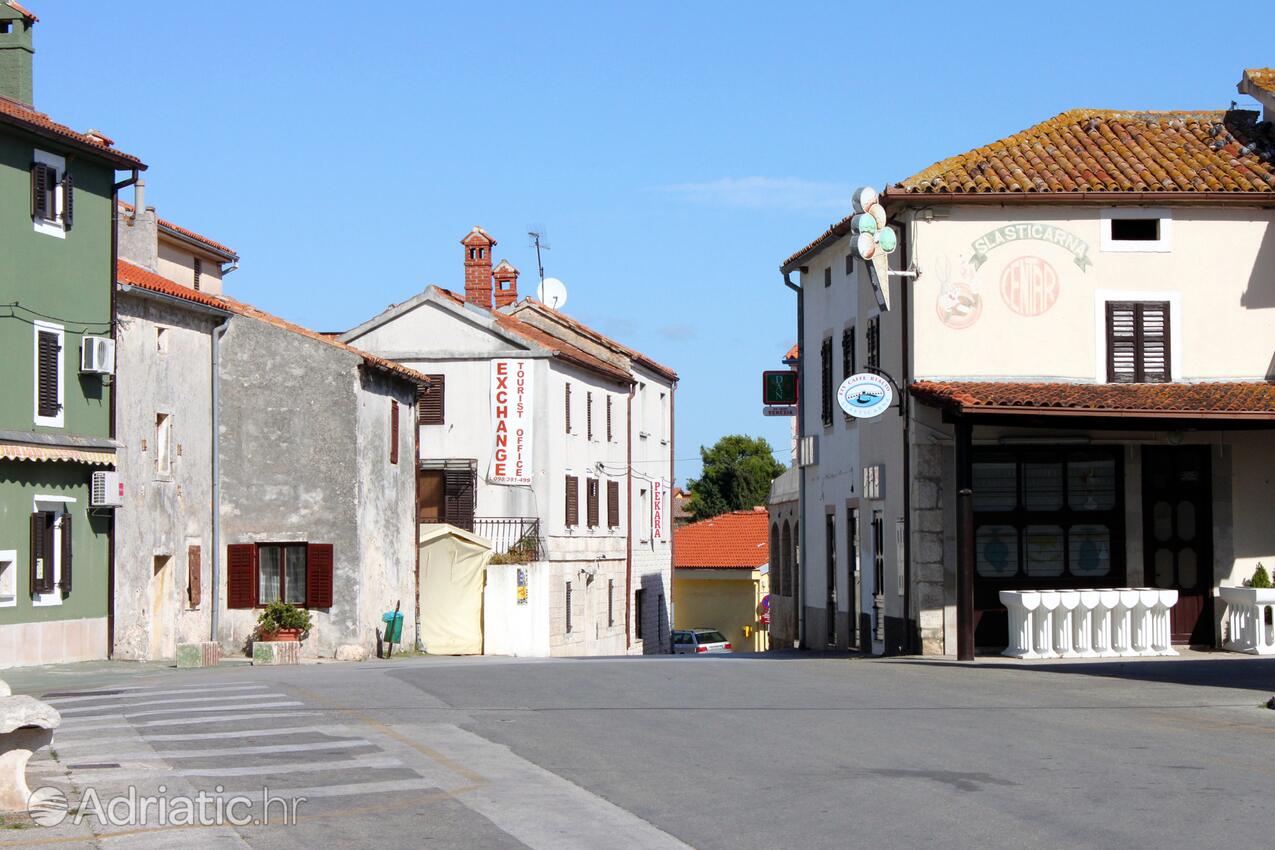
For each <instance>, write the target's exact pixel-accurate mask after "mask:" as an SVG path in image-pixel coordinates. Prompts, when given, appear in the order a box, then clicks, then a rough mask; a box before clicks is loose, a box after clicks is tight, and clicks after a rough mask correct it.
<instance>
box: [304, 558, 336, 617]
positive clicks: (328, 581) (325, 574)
mask: <svg viewBox="0 0 1275 850" xmlns="http://www.w3.org/2000/svg"><path fill="white" fill-rule="evenodd" d="M332 561H333V558H332V544H331V543H311V544H309V545H307V546H306V551H305V604H306V607H307V608H331V607H332Z"/></svg>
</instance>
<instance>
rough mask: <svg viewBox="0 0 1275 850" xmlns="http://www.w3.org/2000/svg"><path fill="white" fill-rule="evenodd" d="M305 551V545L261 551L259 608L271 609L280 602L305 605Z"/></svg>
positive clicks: (276, 546)
mask: <svg viewBox="0 0 1275 850" xmlns="http://www.w3.org/2000/svg"><path fill="white" fill-rule="evenodd" d="M305 550H306V547H305V544H304V543H290V544H263V545H261V546H258V547H257V563H258V568H257V604H258V605H269V604H270V603H271V602H278V601H279V600H283V601H284V602H287V603H289V604H291V605H304V604H305V601H306V595H305V583H306V574H305V567H306V551H305Z"/></svg>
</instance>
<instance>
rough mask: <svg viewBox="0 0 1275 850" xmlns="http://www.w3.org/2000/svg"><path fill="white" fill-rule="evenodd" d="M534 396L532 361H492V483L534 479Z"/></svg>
mask: <svg viewBox="0 0 1275 850" xmlns="http://www.w3.org/2000/svg"><path fill="white" fill-rule="evenodd" d="M531 398H532V396H531V363H530V361H527V360H493V361H491V421H492V427H493V433H492V451H491V465H490V466H489V467H488V470H487V480H488V481H489V482H491V483H492V484H530V483H531V446H532V436H533V431H532V423H533V422H534V421H535V420H534V418H533V417H532V402H531Z"/></svg>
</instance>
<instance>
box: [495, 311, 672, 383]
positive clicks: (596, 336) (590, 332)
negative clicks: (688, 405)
mask: <svg viewBox="0 0 1275 850" xmlns="http://www.w3.org/2000/svg"><path fill="white" fill-rule="evenodd" d="M518 310H535V311H537V312H538V313H540V314H542V315H544V316H547V317H548V318H549V319H551V320H553V321H558V322H561V323H562V324H564V325H566V326H568V327H570V328H571V329H573V330H575V331H576V332H578V333H580V334H583V335H584V336H587V337H589V338H591V339H592V340H593V341H594V342H597V343H598V344H600V345H602V346H604V347H606V348H610V349H611V350H612V351H615V352H616V353H618V354H622V355H624V356H625V357H628V358H629V359H630V360H633V361H635V362H637V363H640V364H641V365H643V366H645V367H646V368H648V369H650V370H651V371H652V372H655V373H656V374H658V375H661V376H662V377H664V378H667V379H668V380H670V381H676V380H677V373H676V372H674V371H673V370H672V369H670V368H669V367H667V366H663V365H661V364H659V363H657V362H656V361H654V360H652V359H651V358H650V357H647V356H646V355H645V354H643V353H642V352H640V351H636V350H634V349H632V348H629V347H628V346H627V345H625V344H624V343H622V342H617V341H616V340H614V339H612V338H611V337H609V336H607V335H606V334H604V333H602V332H601V331H596V330H594V329H593V328H591V327H589V326H588V325H586V324H585V323H584V322H581V321H578V320H576V319H573V318H571V317H570V316H568V315H567V314H566V313H562V312H560V311H558V310H554V309H552V308H550V307H548V306H547V305H546V304H544V302H542V301H537V300H536V299H535V298H531V297H527V298H524V299H522V301H520V302H518V304H516V305H515V306H514V311H515V313H516V312H517V311H518Z"/></svg>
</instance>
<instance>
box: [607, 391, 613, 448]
mask: <svg viewBox="0 0 1275 850" xmlns="http://www.w3.org/2000/svg"><path fill="white" fill-rule="evenodd" d="M611 439H612V438H611V396H607V442H608V443H609V442H611Z"/></svg>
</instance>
